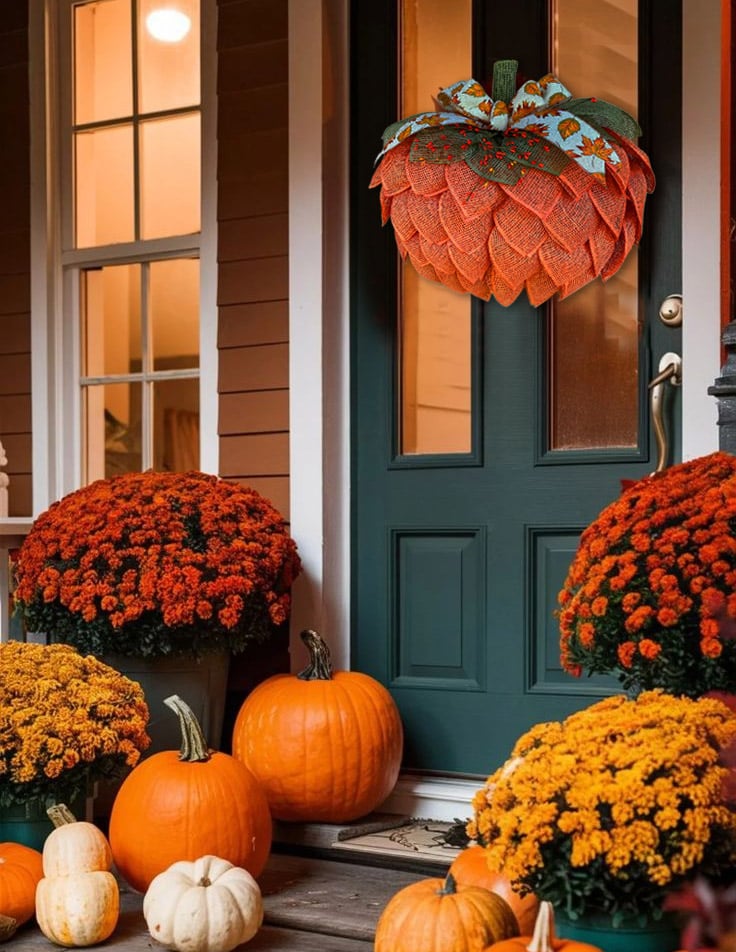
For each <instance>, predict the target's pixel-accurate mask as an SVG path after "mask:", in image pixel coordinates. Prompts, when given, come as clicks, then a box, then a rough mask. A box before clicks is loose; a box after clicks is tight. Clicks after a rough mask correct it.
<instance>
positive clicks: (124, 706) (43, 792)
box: [0, 641, 150, 807]
mask: <svg viewBox="0 0 736 952" xmlns="http://www.w3.org/2000/svg"><path fill="white" fill-rule="evenodd" d="M147 723H148V707H147V705H146V702H145V700H144V697H143V691H142V689H141V687H140V685H139V684H138V683H137V682H136V681H131V680H129V679H128V678H126V677H124V676H123V675H122V674H120V673H119V672H118V671H116V670H115V669H114V668H111V667H109V665H106V664H103V662H101V661H98V660H97V659H96V658H94V657H92V656H91V655H89V656H86V657H84V656H82V655H80V654H79V653H78V652H77V651H76V650H75V649H74V648H72V647H71V646H70V645H37V644H25V643H23V642H18V641H10V642H7V643H5V644H0V807H4V806H9V805H11V804H13V803H23V802H27V801H28V800H30V799H34V798H40V799H41V800H43V801H46V802H47V804H50V803H53V802H56V803H60V802H67V803H69V802H71V801H73V800H75V799H76V798H77V797H78V796H79V795H83V794H84V793H85V792H86V791H87V789H88V788H89V785H90V784H91V783H93V782H94V781H96V780H102V779H110V778H113V779H114V778H116V777H119V776H121V775H122V774H123V773H124V772H125V771H126V770H127V769H128V768H130V767H134V766H135V765H136V764H137V763H138V760H139V759H140V755H141V752H142V751H143V750H145V749H146V748H147V747H148V745H149V743H150V738H149V736H148V734H147V733H146V725H147Z"/></svg>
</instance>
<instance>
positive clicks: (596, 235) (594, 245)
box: [588, 219, 616, 274]
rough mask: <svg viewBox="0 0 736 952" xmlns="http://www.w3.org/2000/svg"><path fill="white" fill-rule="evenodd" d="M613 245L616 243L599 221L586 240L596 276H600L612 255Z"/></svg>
mask: <svg viewBox="0 0 736 952" xmlns="http://www.w3.org/2000/svg"><path fill="white" fill-rule="evenodd" d="M615 245H616V242H615V240H614V238H613V237H612V236H611V233H610V231H609V230H608V228H607V227H606V225H604V224H603V222H602V221H601V220H600V219H599V220H598V224H597V226H596V228H594V230H593V231H592V232H591V233H590V237H589V238H588V248H589V250H590V257H591V259H592V261H593V267H594V268H595V273H596V274H600V273H601V272H602V271H603V269H604V267H605V266H606V264H607V262H608V260H609V259H610V257H611V255H612V254H613V249H614V247H615Z"/></svg>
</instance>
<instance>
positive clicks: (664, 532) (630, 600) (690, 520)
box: [559, 453, 736, 697]
mask: <svg viewBox="0 0 736 952" xmlns="http://www.w3.org/2000/svg"><path fill="white" fill-rule="evenodd" d="M735 581H736V457H734V456H731V455H729V454H726V453H713V454H711V455H708V456H703V457H700V458H698V459H695V460H690V461H688V462H686V463H680V464H679V465H677V466H672V467H671V468H670V469H668V470H665V471H664V472H663V473H658V474H655V475H653V476H651V477H648V478H647V479H643V480H641V481H640V482H637V483H634V484H633V485H632V486H630V487H629V488H628V489H626V490H625V491H624V492H623V493H622V495H621V496H620V497H619V498H618V499H616V500H615V501H614V502H613V503H611V505H609V506H607V507H606V508H605V509H604V510H603V511H602V512H601V513H600V515H599V516H598V518H597V519H595V520H594V521H593V522H592V523H591V524H590V525H589V526H588V527H587V529H586V530H585V531H584V532H583V534H582V536H581V538H580V545H579V547H578V551H577V553H576V555H575V558H574V559H573V562H572V565H571V566H570V570H569V572H568V576H567V579H566V580H565V585H564V588H563V589H562V592H561V593H560V597H559V599H560V604H561V605H564V611H561V612H560V613H559V621H560V637H561V655H562V662H563V665H564V667H565V668H566V669H567V670H568V671H569V672H570V673H571V674H575V673H578V672H580V671H582V672H587V673H594V672H595V673H603V674H614V675H615V676H617V677H618V678H619V680H620V681H621V683H622V684H623V685H624V687H626V688H627V689H637V688H639V689H640V688H644V689H649V688H658V687H659V688H663V689H665V690H667V691H670V692H671V693H673V694H684V695H687V696H690V697H698V696H700V695H701V694H704V693H706V692H707V691H712V690H717V691H731V692H734V691H736V596H735V595H734V582H735ZM593 584H594V587H595V594H592V593H591V585H593ZM604 601H605V611H604V612H601V610H600V609H601V605H602V604H603V602H604ZM591 627H592V628H593V629H594V632H593V635H592V637H591ZM632 645H633V646H634V648H632ZM634 649H636V650H634Z"/></svg>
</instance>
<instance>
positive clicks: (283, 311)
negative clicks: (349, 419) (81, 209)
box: [217, 0, 289, 749]
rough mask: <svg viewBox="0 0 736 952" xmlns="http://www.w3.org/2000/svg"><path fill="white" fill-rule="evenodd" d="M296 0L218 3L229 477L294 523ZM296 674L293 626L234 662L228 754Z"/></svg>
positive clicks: (224, 451) (223, 405) (224, 460)
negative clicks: (292, 55) (255, 703)
mask: <svg viewBox="0 0 736 952" xmlns="http://www.w3.org/2000/svg"><path fill="white" fill-rule="evenodd" d="M287 38H288V0H219V4H218V41H217V47H218V49H217V55H218V71H217V76H218V84H217V128H218V143H217V154H218V159H217V179H218V186H217V187H218V208H217V218H218V235H217V248H218V254H217V258H218V265H217V268H218V273H217V289H218V290H217V304H218V339H217V344H218V380H219V383H218V386H219V419H218V434H219V439H220V466H219V469H220V475H221V476H223V477H225V478H227V479H234V480H236V481H238V482H240V483H243V484H245V485H249V486H252V487H253V488H254V489H256V490H257V491H258V492H260V493H261V494H262V495H264V496H266V497H267V498H268V499H270V500H271V502H272V503H273V504H274V505H275V506H276V508H277V509H278V510H279V511H280V512H281V514H282V515H283V516H284V517H285V518H287V519H288V518H289V389H288V387H289V334H288V327H289V307H288V303H289V301H288V299H289V286H288V282H289V268H288V241H289V236H288V227H289V219H288V186H289V168H288V153H289V150H288V94H289V90H288V72H289V66H288V40H287ZM288 670H289V654H288V630H287V626H286V625H284V626H282V627H281V629H280V630H279V631H278V632H277V633H276V634H275V637H274V638H273V639H272V640H271V641H270V642H269V644H268V647H265V646H263V645H255V646H253V647H252V648H250V649H248V650H246V652H245V653H244V654H242V655H236V656H235V657H234V658H233V659H232V661H231V665H230V677H229V683H228V697H227V709H226V713H225V725H224V731H223V746H224V748H225V749H228V746H229V740H230V736H231V732H232V725H233V722H234V718H235V716H236V714H237V711H238V708H239V706H240V704H241V703H242V700H243V698H244V697H245V696H246V695H247V693H248V691H249V690H250V689H251V688H252V687H253V685H254V684H256V683H258V682H259V681H261V680H262V679H263V678H264V677H266V676H268V675H269V674H273V673H276V672H280V671H288Z"/></svg>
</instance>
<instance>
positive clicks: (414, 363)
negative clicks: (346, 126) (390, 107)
mask: <svg viewBox="0 0 736 952" xmlns="http://www.w3.org/2000/svg"><path fill="white" fill-rule="evenodd" d="M471 26H472V4H471V0H455V2H453V3H447V2H446V0H403V2H402V5H401V103H400V104H399V114H400V115H401V116H409V115H413V114H414V113H417V112H422V111H425V110H432V109H434V108H435V106H434V102H433V96H434V94H435V93H436V92H437V91H438V90H439V89H441V88H442V87H444V86H447V85H449V84H450V83H452V82H455V81H456V80H458V79H467V78H470V76H471V72H472V70H471V36H472V30H471ZM448 36H451V37H453V42H452V43H451V44H448V42H447V38H448ZM400 284H401V287H400V296H401V305H400V311H401V326H400V335H401V340H400V347H399V351H400V355H401V410H400V421H401V452H402V453H405V454H410V453H411V454H413V453H468V452H470V450H471V448H472V446H471V412H470V406H471V343H470V342H471V336H470V326H471V317H470V298H469V297H468V295H464V294H459V293H457V292H455V291H451V290H450V289H449V288H446V287H445V286H443V285H441V284H437V283H436V282H433V281H429V280H428V279H427V278H423V277H420V276H419V275H418V274H417V272H416V271H415V270H414V269H413V268H412V266H411V265H410V264H409V263H408V262H405V263H403V264H402V268H401V281H400Z"/></svg>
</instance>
